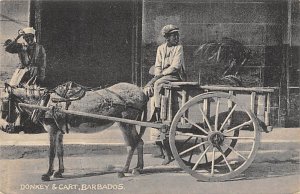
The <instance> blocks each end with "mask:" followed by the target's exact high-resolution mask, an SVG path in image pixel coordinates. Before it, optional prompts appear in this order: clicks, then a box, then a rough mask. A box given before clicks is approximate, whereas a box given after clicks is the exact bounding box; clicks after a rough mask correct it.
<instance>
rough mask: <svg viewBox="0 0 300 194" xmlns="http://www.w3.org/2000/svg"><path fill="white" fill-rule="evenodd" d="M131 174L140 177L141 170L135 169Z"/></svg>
mask: <svg viewBox="0 0 300 194" xmlns="http://www.w3.org/2000/svg"><path fill="white" fill-rule="evenodd" d="M132 174H133V175H140V174H141V170H140V169H137V168H134V169H132Z"/></svg>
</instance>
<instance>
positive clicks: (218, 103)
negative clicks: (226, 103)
mask: <svg viewBox="0 0 300 194" xmlns="http://www.w3.org/2000/svg"><path fill="white" fill-rule="evenodd" d="M219 107H220V99H219V98H218V100H217V107H216V116H215V117H216V118H215V131H217V130H218V120H219Z"/></svg>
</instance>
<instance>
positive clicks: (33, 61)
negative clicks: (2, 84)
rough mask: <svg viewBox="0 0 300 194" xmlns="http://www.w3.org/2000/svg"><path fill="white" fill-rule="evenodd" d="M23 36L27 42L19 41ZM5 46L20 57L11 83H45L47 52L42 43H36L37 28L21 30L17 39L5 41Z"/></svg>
mask: <svg viewBox="0 0 300 194" xmlns="http://www.w3.org/2000/svg"><path fill="white" fill-rule="evenodd" d="M21 37H23V39H24V40H25V43H18V39H19V38H21ZM4 47H5V51H7V52H9V53H12V54H18V55H19V59H20V65H19V67H18V69H16V71H15V73H14V74H13V76H12V78H11V81H10V84H11V85H15V86H20V85H23V84H26V83H28V84H36V85H39V86H40V85H42V84H43V81H44V79H45V76H46V52H45V49H44V47H43V46H42V45H40V44H38V43H36V41H35V30H34V29H33V28H32V27H28V28H24V29H23V30H20V31H19V35H18V36H17V38H16V39H15V40H11V39H8V40H6V41H5V43H4Z"/></svg>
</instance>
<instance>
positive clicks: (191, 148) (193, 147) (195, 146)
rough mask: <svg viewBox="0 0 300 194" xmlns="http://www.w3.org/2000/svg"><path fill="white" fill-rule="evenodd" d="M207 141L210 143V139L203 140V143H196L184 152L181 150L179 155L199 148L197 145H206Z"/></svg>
mask: <svg viewBox="0 0 300 194" xmlns="http://www.w3.org/2000/svg"><path fill="white" fill-rule="evenodd" d="M206 143H208V141H205V142H202V143H200V144H197V145H194V146H192V147H190V148H188V149H187V150H184V151H183V152H180V153H179V156H182V155H183V154H185V153H187V152H189V151H191V150H193V149H195V148H197V147H200V146H202V145H204V144H206Z"/></svg>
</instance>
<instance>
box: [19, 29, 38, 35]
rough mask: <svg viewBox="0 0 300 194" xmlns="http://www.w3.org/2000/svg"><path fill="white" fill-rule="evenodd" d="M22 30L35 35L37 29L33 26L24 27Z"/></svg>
mask: <svg viewBox="0 0 300 194" xmlns="http://www.w3.org/2000/svg"><path fill="white" fill-rule="evenodd" d="M22 31H23V32H24V34H33V35H35V29H34V28H33V27H28V28H24V29H23V30H22Z"/></svg>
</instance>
